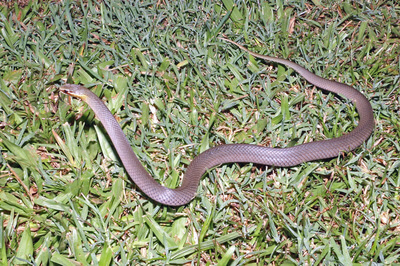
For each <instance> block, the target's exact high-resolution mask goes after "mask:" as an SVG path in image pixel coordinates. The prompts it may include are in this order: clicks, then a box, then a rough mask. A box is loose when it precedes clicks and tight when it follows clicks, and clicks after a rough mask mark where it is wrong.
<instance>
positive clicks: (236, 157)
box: [60, 38, 374, 206]
mask: <svg viewBox="0 0 400 266" xmlns="http://www.w3.org/2000/svg"><path fill="white" fill-rule="evenodd" d="M220 39H223V40H225V41H228V42H231V43H233V44H235V45H236V46H238V47H239V48H240V49H242V50H244V51H246V52H248V53H249V54H251V55H253V56H254V57H257V58H260V59H264V60H267V61H272V62H275V63H279V64H283V65H286V66H287V67H291V68H293V69H294V70H295V71H296V72H298V73H299V74H300V75H301V76H302V77H303V78H305V79H306V80H307V81H308V82H310V83H312V84H313V85H315V86H317V87H319V88H321V89H323V90H325V91H329V92H333V93H335V94H339V95H341V96H342V97H345V98H347V99H350V100H351V101H352V102H353V103H354V104H355V106H356V109H357V111H358V113H359V118H360V119H359V123H358V126H357V127H356V128H355V129H354V130H353V131H351V132H349V133H347V134H345V135H343V136H341V137H338V138H333V139H328V140H322V141H314V142H309V143H304V144H300V145H297V146H294V147H289V148H268V147H263V146H258V145H250V144H225V145H219V146H216V147H213V148H210V149H208V150H206V151H205V152H203V153H201V154H199V155H198V156H197V157H195V159H194V160H193V161H192V162H191V163H190V165H189V166H188V168H187V170H186V173H185V175H184V177H183V180H182V185H181V186H180V187H178V188H175V189H170V188H167V187H164V186H162V185H160V184H159V183H158V182H157V181H156V180H155V179H154V178H153V177H151V176H150V174H149V173H148V172H147V171H146V169H145V168H144V167H143V166H142V164H141V163H140V161H139V159H138V158H137V156H136V155H135V153H134V152H133V150H132V148H131V146H130V144H129V142H128V140H127V138H126V136H125V134H124V133H123V131H122V129H121V127H120V125H119V124H118V122H117V121H116V120H115V118H114V117H113V115H112V114H111V112H110V111H109V110H108V108H107V107H106V106H105V105H104V103H103V102H102V101H101V100H100V99H99V98H98V97H97V96H96V95H95V94H94V93H93V92H91V91H90V90H88V89H87V88H85V87H83V86H80V85H74V84H65V85H63V86H61V88H60V91H61V92H63V93H65V94H67V95H71V96H74V97H77V98H80V99H82V100H83V101H85V102H86V103H87V104H88V105H89V106H90V107H91V108H92V110H93V111H94V113H95V115H96V116H97V118H98V119H99V120H100V121H101V123H102V124H103V126H104V128H105V130H106V131H107V133H108V135H109V137H110V139H111V141H112V143H113V145H114V147H115V149H116V151H117V153H118V155H119V158H120V159H121V161H122V163H123V165H124V167H125V169H126V171H127V172H128V174H129V176H130V177H131V179H132V180H133V182H135V184H136V185H137V186H138V187H139V188H140V190H142V192H144V193H145V194H146V195H147V196H148V197H150V198H151V199H153V200H154V201H157V202H159V203H161V204H164V205H169V206H180V205H184V204H187V203H188V202H190V201H191V200H192V199H193V198H194V197H195V195H196V192H197V189H198V185H199V182H200V179H201V177H202V176H203V174H204V173H205V172H206V171H207V169H210V168H212V167H214V166H217V165H220V164H224V163H256V164H263V165H271V166H277V167H288V166H295V165H298V164H301V163H303V162H308V161H314V160H320V159H326V158H333V157H337V156H339V155H340V154H341V153H343V152H348V151H351V150H353V149H355V148H356V147H358V146H359V145H361V144H362V143H363V142H364V141H365V140H366V139H367V138H368V137H369V136H370V135H371V133H372V131H373V128H374V117H373V111H372V107H371V104H370V103H369V101H368V100H367V98H365V97H364V95H363V94H361V93H360V92H359V91H357V90H356V89H354V88H353V87H350V86H348V85H345V84H343V83H339V82H336V81H331V80H327V79H324V78H322V77H319V76H317V75H315V74H313V73H311V72H310V71H308V70H306V69H305V68H303V67H301V66H299V65H298V64H296V63H294V62H291V61H289V60H286V59H281V58H276V57H271V56H265V55H260V54H257V53H254V52H252V51H250V50H248V49H246V48H245V47H243V46H242V45H240V44H238V43H236V42H233V41H231V40H228V39H224V38H220Z"/></svg>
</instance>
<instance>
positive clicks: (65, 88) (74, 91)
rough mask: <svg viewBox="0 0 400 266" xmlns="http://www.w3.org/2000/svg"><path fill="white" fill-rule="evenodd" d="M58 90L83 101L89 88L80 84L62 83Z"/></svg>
mask: <svg viewBox="0 0 400 266" xmlns="http://www.w3.org/2000/svg"><path fill="white" fill-rule="evenodd" d="M60 91H61V92H62V93H64V94H66V95H70V96H73V97H76V98H79V99H82V100H84V101H85V100H86V98H87V96H88V91H89V90H88V89H87V88H85V87H83V86H81V85H76V84H64V85H62V86H61V87H60ZM89 92H90V91H89Z"/></svg>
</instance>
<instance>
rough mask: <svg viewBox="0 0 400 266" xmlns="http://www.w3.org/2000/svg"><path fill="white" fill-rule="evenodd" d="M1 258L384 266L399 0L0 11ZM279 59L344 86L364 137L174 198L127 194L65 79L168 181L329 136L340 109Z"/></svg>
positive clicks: (42, 6) (392, 182)
mask: <svg viewBox="0 0 400 266" xmlns="http://www.w3.org/2000/svg"><path fill="white" fill-rule="evenodd" d="M0 10H1V12H0V25H1V36H0V40H1V41H0V60H1V61H0V62H1V64H0V74H1V77H2V78H1V79H0V82H1V83H0V117H1V119H0V128H1V132H0V139H1V141H0V148H1V156H0V161H1V169H0V170H1V172H0V189H1V191H0V221H1V224H2V225H3V226H2V227H0V230H1V231H0V261H1V262H2V264H3V265H6V264H7V262H8V263H10V264H36V265H40V264H42V265H47V264H51V265H57V264H61V265H77V264H81V265H87V264H94V265H97V264H99V265H108V264H113V265H126V264H142V265H145V264H146V265H147V264H154V265H159V264H218V265H244V264H245V265H265V264H279V265H282V264H283V265H292V264H322V263H323V264H343V265H349V264H350V263H354V264H368V265H369V264H371V263H381V264H384V263H385V264H391V263H398V262H399V256H400V233H399V232H400V219H399V215H400V213H399V207H400V206H399V203H400V197H399V189H400V171H399V166H400V164H399V151H400V146H399V143H398V139H399V137H400V134H399V132H400V121H399V115H400V113H399V108H398V106H399V99H400V94H399V84H400V75H399V66H400V63H399V54H400V49H399V41H400V40H399V38H400V28H399V26H398V25H399V22H400V5H399V4H397V3H396V1H380V2H377V3H372V2H371V3H369V2H368V3H367V2H363V1H360V2H353V1H351V2H346V1H318V0H315V1H312V2H308V3H305V1H296V0H294V1H289V2H285V3H284V1H270V2H269V3H266V2H263V3H261V4H258V2H256V1H252V2H251V1H240V2H235V3H234V2H232V1H230V0H224V1H222V2H218V1H205V2H195V1H187V2H185V1H171V2H162V1H159V2H149V3H145V2H141V3H124V2H120V1H104V2H92V1H82V2H74V1H65V2H63V3H30V4H29V5H28V6H26V7H24V8H22V9H21V8H18V7H12V8H11V9H9V8H6V7H1V8H0ZM220 35H225V36H227V37H229V38H231V39H234V40H236V41H238V42H240V43H243V44H246V46H247V47H249V48H250V49H252V50H253V51H255V52H259V53H263V54H269V55H275V56H280V57H284V58H290V59H291V60H293V61H295V62H297V63H299V64H300V65H302V66H304V67H306V68H308V69H310V70H312V71H313V72H314V73H316V74H318V75H320V76H322V77H325V78H330V79H334V80H338V81H340V82H343V83H346V84H349V85H352V86H354V87H356V88H357V89H358V90H360V91H361V92H362V93H364V94H365V95H366V97H367V98H368V99H369V100H370V101H371V104H372V106H373V108H374V112H375V118H376V129H375V131H374V133H373V134H372V136H371V137H370V138H369V139H368V141H367V142H366V143H365V144H364V145H363V146H362V147H360V148H358V149H356V150H355V151H354V152H351V153H348V154H344V155H343V156H341V157H340V158H333V159H331V160H323V161H316V162H309V163H304V164H302V165H299V166H296V167H291V168H274V167H268V166H267V167H265V166H259V165H255V166H254V165H248V164H240V165H237V164H232V165H222V166H220V167H217V168H215V169H212V170H210V171H209V172H208V173H206V174H205V177H204V178H203V180H202V181H201V183H200V187H199V191H198V196H197V197H196V198H195V199H194V200H193V201H192V202H191V203H190V204H188V205H187V206H183V207H179V208H169V207H165V206H161V205H158V204H155V203H153V202H151V201H149V200H148V198H147V197H146V196H145V195H142V194H141V193H140V191H138V190H137V189H136V188H135V185H134V184H133V183H132V182H131V181H130V180H129V178H128V177H127V175H126V173H125V172H124V169H123V167H122V166H121V165H120V163H119V162H118V160H117V159H116V155H115V154H114V152H113V149H112V147H111V146H110V143H109V141H108V139H107V137H106V136H105V134H104V132H103V131H102V128H101V126H100V125H99V123H98V121H97V120H96V119H95V117H94V115H93V113H92V112H91V111H90V109H89V108H88V107H87V106H86V105H85V104H84V103H82V102H79V101H77V100H75V99H72V100H71V99H68V98H67V97H61V96H60V95H59V94H58V91H57V88H58V86H59V85H60V84H61V83H63V82H65V81H67V80H69V81H70V82H74V83H80V84H83V85H85V86H87V87H90V88H91V89H92V90H93V91H95V92H96V93H97V94H98V95H101V96H102V97H103V99H104V101H106V102H107V105H108V106H109V108H110V109H111V110H112V112H113V114H114V115H115V116H116V118H117V119H118V120H119V122H120V124H121V125H122V127H123V129H124V131H125V133H126V134H127V135H128V138H129V140H130V142H131V144H132V147H133V149H134V150H135V152H136V154H137V155H138V156H139V158H140V160H141V161H142V162H143V165H144V166H145V167H146V169H148V171H149V172H150V173H151V175H152V176H154V177H155V178H156V179H158V180H159V181H160V182H161V183H162V184H164V185H166V186H169V187H176V186H179V184H180V177H181V176H182V174H183V173H184V171H185V169H186V167H187V165H188V164H189V163H190V161H192V160H193V158H194V157H195V156H196V155H197V154H199V153H200V152H202V151H204V150H206V149H208V148H209V147H212V146H215V145H218V144H223V143H253V144H260V145H265V146H271V147H286V146H290V145H295V144H298V143H303V142H308V141H313V140H318V139H325V138H332V137H337V136H340V135H342V134H343V133H345V132H349V131H351V130H352V129H353V128H354V127H355V125H356V123H357V114H356V111H355V109H354V107H353V106H352V105H351V104H348V103H347V102H346V101H341V100H340V99H337V98H336V97H334V96H332V95H325V94H323V93H321V92H320V91H319V90H317V89H316V88H313V87H312V86H310V85H309V84H307V83H306V82H304V80H303V79H301V78H300V77H299V76H298V75H297V74H295V73H293V71H292V70H290V69H286V68H285V67H283V66H279V65H271V64H269V63H268V62H263V61H261V60H255V59H254V58H250V57H249V56H248V55H247V54H246V53H243V52H242V51H240V50H239V49H238V48H237V47H234V46H232V45H229V44H227V43H224V42H223V41H221V40H219V39H217V38H216V37H217V36H220Z"/></svg>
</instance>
